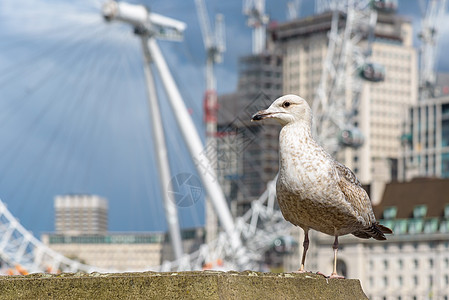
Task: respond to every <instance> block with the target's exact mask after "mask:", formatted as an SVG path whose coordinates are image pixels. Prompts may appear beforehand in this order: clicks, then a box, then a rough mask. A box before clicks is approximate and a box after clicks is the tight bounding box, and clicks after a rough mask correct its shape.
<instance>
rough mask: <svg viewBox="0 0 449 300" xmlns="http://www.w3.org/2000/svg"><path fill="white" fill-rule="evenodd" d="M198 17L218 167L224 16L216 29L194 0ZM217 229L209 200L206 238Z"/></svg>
mask: <svg viewBox="0 0 449 300" xmlns="http://www.w3.org/2000/svg"><path fill="white" fill-rule="evenodd" d="M195 4H196V10H197V13H198V19H199V21H200V27H201V33H202V35H203V41H204V48H205V49H206V56H207V57H206V92H205V94H204V122H205V123H206V145H207V147H208V148H209V149H210V151H208V154H209V156H210V157H209V160H210V161H211V164H212V166H213V167H214V170H216V169H217V168H216V161H215V160H216V155H214V153H210V152H215V151H216V149H217V143H216V140H215V136H216V134H217V109H218V100H217V92H216V87H217V82H216V78H215V73H214V66H215V64H217V63H221V62H222V61H223V52H224V51H225V50H226V39H225V27H224V16H223V15H222V14H217V15H216V16H215V28H214V29H215V31H214V33H212V28H211V25H210V23H209V17H208V14H207V10H206V4H205V3H204V0H195ZM217 232H218V224H217V216H216V214H215V213H214V210H213V208H212V206H211V205H210V202H209V201H208V202H207V203H206V240H207V241H208V242H210V241H212V240H214V239H216V237H217Z"/></svg>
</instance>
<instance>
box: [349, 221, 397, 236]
mask: <svg viewBox="0 0 449 300" xmlns="http://www.w3.org/2000/svg"><path fill="white" fill-rule="evenodd" d="M352 234H353V235H355V236H356V237H358V238H362V239H369V238H373V239H376V240H386V239H387V238H386V237H385V234H393V230H391V229H390V228H388V227H386V226H383V225H381V224H379V223H378V222H376V223H373V225H371V227H368V228H367V229H365V230H359V231H356V232H354V233H352Z"/></svg>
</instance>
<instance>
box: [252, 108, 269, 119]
mask: <svg viewBox="0 0 449 300" xmlns="http://www.w3.org/2000/svg"><path fill="white" fill-rule="evenodd" d="M272 114H273V113H271V112H269V111H268V109H267V110H260V111H258V112H256V113H255V114H254V115H253V116H252V117H251V122H252V121H260V120H263V119H266V118H270V116H271V115H272Z"/></svg>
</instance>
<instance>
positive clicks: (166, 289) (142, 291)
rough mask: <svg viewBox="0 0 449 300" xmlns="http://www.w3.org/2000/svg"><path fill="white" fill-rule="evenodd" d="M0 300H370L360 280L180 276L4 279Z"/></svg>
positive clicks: (260, 275) (220, 274) (219, 274)
mask: <svg viewBox="0 0 449 300" xmlns="http://www.w3.org/2000/svg"><path fill="white" fill-rule="evenodd" d="M0 299H345V300H347V299H368V298H367V297H366V296H365V294H364V293H363V291H362V288H361V286H360V282H359V281H358V280H354V279H326V278H324V277H323V276H320V275H316V274H312V273H305V274H292V273H280V274H273V273H259V272H251V271H245V272H218V271H204V272H178V273H155V272H145V273H118V274H100V273H92V274H83V273H75V274H60V275H50V274H32V275H27V276H3V277H0Z"/></svg>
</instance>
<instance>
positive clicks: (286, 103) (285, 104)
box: [282, 101, 290, 107]
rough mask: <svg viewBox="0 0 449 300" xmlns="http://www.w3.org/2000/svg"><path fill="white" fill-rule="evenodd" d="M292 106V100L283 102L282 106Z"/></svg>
mask: <svg viewBox="0 0 449 300" xmlns="http://www.w3.org/2000/svg"><path fill="white" fill-rule="evenodd" d="M289 106H290V102H288V101H285V102H284V103H282V107H289Z"/></svg>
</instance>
